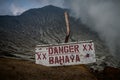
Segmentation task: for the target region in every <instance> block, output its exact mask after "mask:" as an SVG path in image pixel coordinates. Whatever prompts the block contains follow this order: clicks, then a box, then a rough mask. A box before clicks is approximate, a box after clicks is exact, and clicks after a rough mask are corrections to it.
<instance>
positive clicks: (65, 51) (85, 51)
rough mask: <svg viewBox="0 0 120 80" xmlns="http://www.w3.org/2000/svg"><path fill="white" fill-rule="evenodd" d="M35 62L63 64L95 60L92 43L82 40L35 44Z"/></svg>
mask: <svg viewBox="0 0 120 80" xmlns="http://www.w3.org/2000/svg"><path fill="white" fill-rule="evenodd" d="M35 52H36V54H35V60H36V64H41V65H45V66H65V65H77V64H88V63H93V62H96V59H95V49H94V43H93V42H92V41H82V42H75V43H64V44H55V45H37V46H36V49H35Z"/></svg>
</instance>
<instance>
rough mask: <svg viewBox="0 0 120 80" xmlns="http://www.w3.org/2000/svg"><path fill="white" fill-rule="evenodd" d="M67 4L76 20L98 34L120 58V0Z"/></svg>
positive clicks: (71, 2)
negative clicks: (79, 20)
mask: <svg viewBox="0 0 120 80" xmlns="http://www.w3.org/2000/svg"><path fill="white" fill-rule="evenodd" d="M65 3H66V4H67V7H68V8H70V9H71V13H72V15H73V16H74V17H75V18H80V19H81V21H82V22H83V23H84V24H87V25H88V26H89V27H90V28H91V29H93V30H95V31H97V32H98V34H99V36H100V38H101V39H102V40H104V41H105V42H106V45H107V46H108V47H109V49H110V52H111V53H112V54H113V55H114V56H120V54H119V53H120V50H119V49H120V1H119V0H69V2H66V1H65Z"/></svg>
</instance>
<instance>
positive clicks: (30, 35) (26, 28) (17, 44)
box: [0, 5, 117, 67]
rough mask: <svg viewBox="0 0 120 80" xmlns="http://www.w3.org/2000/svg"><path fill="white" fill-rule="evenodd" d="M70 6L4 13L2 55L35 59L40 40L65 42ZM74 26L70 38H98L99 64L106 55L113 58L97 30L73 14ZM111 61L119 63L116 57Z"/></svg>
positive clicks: (0, 30) (0, 40) (0, 39)
mask: <svg viewBox="0 0 120 80" xmlns="http://www.w3.org/2000/svg"><path fill="white" fill-rule="evenodd" d="M66 10H67V9H62V8H59V7H55V6H52V5H49V6H45V7H43V8H36V9H30V10H28V11H26V12H24V13H23V14H21V15H19V16H0V56H1V57H3V56H5V57H6V56H11V57H21V58H24V59H33V58H34V48H35V46H36V45H37V44H49V43H50V44H55V43H63V42H64V39H65V36H66V25H65V19H64V12H65V11H66ZM67 11H68V12H69V10H67ZM70 28H71V34H70V39H69V42H75V41H82V40H93V41H94V43H95V50H96V55H97V59H98V62H99V63H97V64H95V65H98V66H99V65H101V63H102V64H103V62H104V59H107V58H109V57H106V56H107V55H109V51H108V48H107V47H106V46H105V43H104V42H103V41H102V40H100V39H99V37H98V35H97V33H96V32H94V31H92V30H91V29H90V28H88V27H87V26H86V25H85V24H82V23H81V21H80V20H77V19H75V18H73V17H70ZM103 56H105V58H103ZM99 59H100V60H99ZM109 62H112V64H113V65H114V64H117V63H116V61H114V60H110V61H109ZM109 62H108V63H109ZM108 63H107V64H108ZM93 67H94V66H93Z"/></svg>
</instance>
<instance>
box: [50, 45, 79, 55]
mask: <svg viewBox="0 0 120 80" xmlns="http://www.w3.org/2000/svg"><path fill="white" fill-rule="evenodd" d="M78 52H79V45H66V46H55V47H50V48H49V49H48V54H49V55H54V54H65V53H78Z"/></svg>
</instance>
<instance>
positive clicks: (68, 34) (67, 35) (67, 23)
mask: <svg viewBox="0 0 120 80" xmlns="http://www.w3.org/2000/svg"><path fill="white" fill-rule="evenodd" d="M64 15H65V22H66V27H67V32H66V37H65V43H67V42H68V40H69V37H70V23H69V19H68V16H69V15H68V13H67V12H65V13H64Z"/></svg>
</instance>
